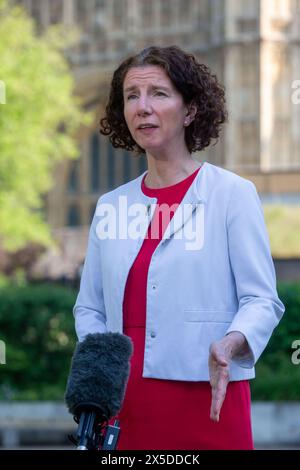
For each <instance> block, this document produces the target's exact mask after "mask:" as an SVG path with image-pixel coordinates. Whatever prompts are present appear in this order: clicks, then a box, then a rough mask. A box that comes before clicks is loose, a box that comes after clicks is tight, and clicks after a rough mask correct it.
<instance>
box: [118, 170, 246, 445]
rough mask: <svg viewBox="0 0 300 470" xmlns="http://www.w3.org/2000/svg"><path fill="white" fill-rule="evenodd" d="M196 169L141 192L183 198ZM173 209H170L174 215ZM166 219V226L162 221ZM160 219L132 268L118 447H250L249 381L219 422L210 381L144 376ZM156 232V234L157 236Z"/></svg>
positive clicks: (234, 393)
mask: <svg viewBox="0 0 300 470" xmlns="http://www.w3.org/2000/svg"><path fill="white" fill-rule="evenodd" d="M198 171H201V169H200V170H199V169H197V170H196V171H195V172H194V173H192V174H191V175H190V176H188V177H187V178H185V179H184V180H183V181H180V182H179V183H177V184H174V185H172V186H168V187H165V188H159V189H150V188H147V186H146V185H145V183H144V179H143V181H142V191H143V192H144V193H145V194H146V195H148V196H150V197H157V199H158V201H157V203H158V204H161V203H168V204H169V205H172V204H176V203H178V204H179V203H180V202H181V200H182V198H183V197H184V195H185V193H186V191H187V190H188V188H189V186H190V185H191V183H192V182H193V180H194V178H195V177H196V175H197V173H198ZM173 215H174V213H171V218H172V217H173ZM163 222H164V225H165V226H164V227H162V226H161V225H162V223H163ZM168 222H169V221H168V220H166V217H163V218H162V222H161V223H160V224H158V225H156V226H155V227H156V228H157V227H158V228H159V234H158V235H159V236H158V237H157V232H156V231H155V230H154V231H153V227H152V231H151V234H152V237H153V238H151V237H150V230H151V225H153V224H157V218H156V213H155V214H154V216H153V219H152V222H151V224H150V226H149V229H148V236H147V237H145V240H144V242H143V245H142V247H141V249H140V251H139V253H138V256H137V257H136V259H135V262H134V264H133V265H132V267H131V270H130V272H129V275H128V278H127V282H126V287H125V293H124V300H123V324H124V330H123V331H124V334H126V335H128V336H130V337H131V339H132V341H133V345H134V354H133V356H132V359H131V372H130V377H129V381H128V384H127V389H126V395H125V399H124V403H123V407H122V409H121V411H120V413H119V415H118V419H119V420H120V426H121V433H120V437H119V443H118V450H137V449H143V450H152V449H155V450H156V449H158V450H171V449H173V450H183V449H186V450H200V449H252V448H253V441H252V432H251V419H250V389H249V383H248V381H238V382H230V383H229V384H228V387H227V394H226V398H225V401H224V403H223V407H222V410H221V414H220V421H219V423H215V422H213V421H211V420H210V418H209V413H210V404H211V387H210V384H209V382H189V381H177V380H162V379H153V378H143V377H142V370H143V360H144V345H145V321H146V286H147V275H148V267H149V263H150V259H151V256H152V254H153V252H154V250H155V248H156V246H157V245H158V243H159V242H160V240H161V237H162V234H163V231H164V229H165V228H166V226H167V224H168ZM155 237H156V238H155Z"/></svg>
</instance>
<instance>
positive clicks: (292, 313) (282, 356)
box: [250, 283, 300, 400]
mask: <svg viewBox="0 0 300 470" xmlns="http://www.w3.org/2000/svg"><path fill="white" fill-rule="evenodd" d="M278 294H279V297H280V299H281V300H282V302H283V303H284V305H285V308H286V312H285V314H284V316H283V318H282V320H281V321H280V323H279V325H278V327H277V328H276V329H275V331H274V333H273V335H272V337H271V339H270V342H269V344H268V346H267V348H266V349H265V351H264V353H263V354H262V357H261V358H260V360H259V361H258V364H257V366H256V379H255V380H253V381H251V382H250V383H251V390H252V398H253V399H254V400H300V364H299V365H296V364H293V363H292V360H291V357H292V354H293V352H295V349H293V348H292V343H293V342H294V341H295V340H300V321H299V313H300V284H296V283H293V284H281V285H279V286H278Z"/></svg>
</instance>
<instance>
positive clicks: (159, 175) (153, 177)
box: [145, 155, 201, 189]
mask: <svg viewBox="0 0 300 470" xmlns="http://www.w3.org/2000/svg"><path fill="white" fill-rule="evenodd" d="M147 160H148V172H147V175H146V177H145V184H146V186H147V187H148V188H153V189H158V188H164V187H165V186H171V185H173V184H176V183H179V182H180V181H182V180H183V179H185V178H187V177H188V176H190V175H191V174H192V173H194V171H196V170H197V169H198V168H200V166H201V162H199V161H197V160H195V159H194V158H192V157H191V155H189V157H188V158H186V159H183V158H181V159H180V160H178V161H172V162H170V161H169V160H168V161H166V160H155V159H153V158H151V157H149V156H147Z"/></svg>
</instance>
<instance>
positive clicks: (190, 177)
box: [142, 164, 202, 193]
mask: <svg viewBox="0 0 300 470" xmlns="http://www.w3.org/2000/svg"><path fill="white" fill-rule="evenodd" d="M201 168H202V164H201V166H200V167H199V168H196V170H195V171H194V172H193V173H191V174H190V175H189V176H187V177H186V178H184V179H183V180H181V181H178V183H175V184H171V185H169V186H164V187H162V188H148V186H146V184H145V178H146V176H147V174H148V172H147V173H145V175H144V177H143V179H142V191H143V192H144V193H145V192H147V193H149V192H153V193H161V192H163V191H166V190H170V189H173V188H177V187H179V186H180V185H184V184H185V183H186V182H187V181H188V180H189V179H193V178H194V176H195V173H197V172H198V171H199V170H201Z"/></svg>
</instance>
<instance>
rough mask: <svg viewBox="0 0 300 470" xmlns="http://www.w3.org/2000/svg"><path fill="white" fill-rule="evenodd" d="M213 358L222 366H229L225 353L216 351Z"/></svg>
mask: <svg viewBox="0 0 300 470" xmlns="http://www.w3.org/2000/svg"><path fill="white" fill-rule="evenodd" d="M213 358H214V360H215V361H216V362H217V363H218V364H219V365H220V366H223V367H226V366H228V361H227V359H226V356H225V354H224V352H223V351H220V350H215V351H214V352H213Z"/></svg>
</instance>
